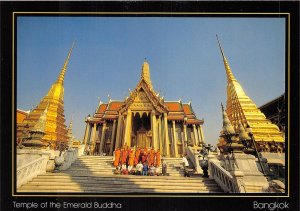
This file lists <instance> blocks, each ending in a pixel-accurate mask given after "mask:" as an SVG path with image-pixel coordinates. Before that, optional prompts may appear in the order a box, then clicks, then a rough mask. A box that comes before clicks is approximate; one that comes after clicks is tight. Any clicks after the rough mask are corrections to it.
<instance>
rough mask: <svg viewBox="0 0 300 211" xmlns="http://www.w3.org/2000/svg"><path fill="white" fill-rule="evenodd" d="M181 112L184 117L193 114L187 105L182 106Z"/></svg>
mask: <svg viewBox="0 0 300 211" xmlns="http://www.w3.org/2000/svg"><path fill="white" fill-rule="evenodd" d="M183 111H184V113H185V114H186V115H189V114H193V113H192V109H191V106H190V105H189V104H183Z"/></svg>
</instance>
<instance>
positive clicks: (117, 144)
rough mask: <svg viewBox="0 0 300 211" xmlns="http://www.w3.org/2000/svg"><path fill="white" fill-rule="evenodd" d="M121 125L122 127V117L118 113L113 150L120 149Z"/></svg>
mask: <svg viewBox="0 0 300 211" xmlns="http://www.w3.org/2000/svg"><path fill="white" fill-rule="evenodd" d="M122 125H123V119H122V115H121V114H120V113H119V117H118V127H117V135H116V146H115V149H117V148H120V147H121V127H122Z"/></svg>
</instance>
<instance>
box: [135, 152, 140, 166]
mask: <svg viewBox="0 0 300 211" xmlns="http://www.w3.org/2000/svg"><path fill="white" fill-rule="evenodd" d="M140 154H141V149H140V148H137V149H136V150H135V156H134V165H135V166H136V165H137V164H138V163H139V159H140Z"/></svg>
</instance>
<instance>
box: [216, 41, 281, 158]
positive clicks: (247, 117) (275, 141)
mask: <svg viewBox="0 0 300 211" xmlns="http://www.w3.org/2000/svg"><path fill="white" fill-rule="evenodd" d="M218 42H219V40H218ZM219 47H220V51H221V54H222V58H223V62H224V66H225V71H226V76H227V102H226V113H227V115H228V118H229V120H230V122H231V124H232V126H233V127H234V130H235V131H236V132H237V133H238V131H239V123H240V124H241V125H242V126H243V127H244V128H246V127H247V126H248V127H249V126H250V128H251V129H252V133H253V138H254V140H255V141H256V144H257V145H258V149H259V150H260V151H266V152H282V151H284V147H285V144H284V143H285V140H284V134H283V133H282V132H281V131H280V130H279V128H278V126H277V125H275V124H273V123H272V122H271V121H270V120H268V119H267V118H266V116H265V115H264V114H263V113H262V112H261V111H260V109H259V108H257V106H256V105H255V104H254V102H253V101H252V100H251V99H250V98H249V97H248V96H247V95H246V93H245V92H244V90H243V88H242V86H241V85H240V83H239V82H238V81H237V80H236V78H235V77H234V75H233V73H232V71H231V69H230V66H229V63H228V61H227V58H226V57H225V54H224V51H223V49H222V47H221V45H220V42H219ZM220 142H223V141H222V140H220ZM223 144H224V142H223ZM220 145H222V143H219V146H220Z"/></svg>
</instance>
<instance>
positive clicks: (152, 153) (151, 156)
mask: <svg viewBox="0 0 300 211" xmlns="http://www.w3.org/2000/svg"><path fill="white" fill-rule="evenodd" d="M154 158H155V150H154V149H153V147H152V149H150V152H149V156H148V165H149V166H152V165H153V164H154Z"/></svg>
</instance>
